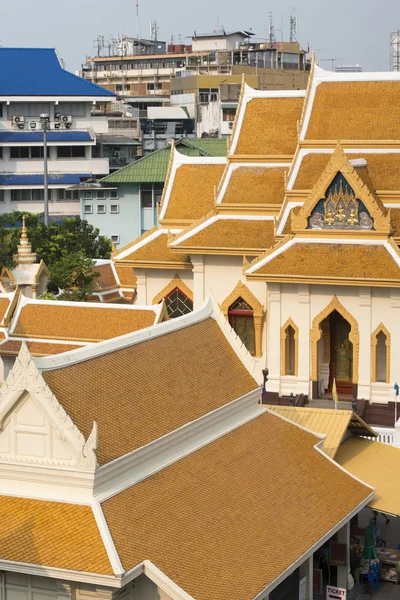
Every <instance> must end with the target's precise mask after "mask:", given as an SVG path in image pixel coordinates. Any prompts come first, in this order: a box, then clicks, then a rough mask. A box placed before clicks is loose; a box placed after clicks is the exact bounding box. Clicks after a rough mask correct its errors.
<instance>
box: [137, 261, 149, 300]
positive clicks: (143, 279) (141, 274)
mask: <svg viewBox="0 0 400 600" xmlns="http://www.w3.org/2000/svg"><path fill="white" fill-rule="evenodd" d="M135 275H136V277H137V283H136V302H135V304H140V305H145V304H147V276H146V270H145V269H135Z"/></svg>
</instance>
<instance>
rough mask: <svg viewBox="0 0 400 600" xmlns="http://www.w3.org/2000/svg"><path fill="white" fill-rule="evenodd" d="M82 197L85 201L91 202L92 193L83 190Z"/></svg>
mask: <svg viewBox="0 0 400 600" xmlns="http://www.w3.org/2000/svg"><path fill="white" fill-rule="evenodd" d="M83 197H84V198H85V200H91V199H92V191H91V190H85V191H84V192H83Z"/></svg>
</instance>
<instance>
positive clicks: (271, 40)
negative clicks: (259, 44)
mask: <svg viewBox="0 0 400 600" xmlns="http://www.w3.org/2000/svg"><path fill="white" fill-rule="evenodd" d="M268 20H269V23H268V32H269V45H270V47H271V48H274V47H275V42H276V37H275V27H274V18H273V16H272V12H270V13H269V19H268Z"/></svg>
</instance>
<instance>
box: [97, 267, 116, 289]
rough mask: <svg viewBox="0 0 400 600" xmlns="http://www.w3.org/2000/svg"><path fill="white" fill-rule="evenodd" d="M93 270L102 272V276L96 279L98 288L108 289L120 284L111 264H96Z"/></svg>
mask: <svg viewBox="0 0 400 600" xmlns="http://www.w3.org/2000/svg"><path fill="white" fill-rule="evenodd" d="M93 272H94V273H100V277H97V279H96V280H95V285H96V288H98V289H100V290H107V289H110V288H115V287H117V286H118V284H117V281H116V279H115V275H114V271H113V270H112V267H111V264H106V265H97V266H94V267H93ZM96 291H98V290H96Z"/></svg>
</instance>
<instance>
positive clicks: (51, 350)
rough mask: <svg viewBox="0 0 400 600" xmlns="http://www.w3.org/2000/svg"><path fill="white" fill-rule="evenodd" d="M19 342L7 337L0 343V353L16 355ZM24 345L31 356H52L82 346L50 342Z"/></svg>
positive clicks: (19, 345) (18, 349) (19, 347)
mask: <svg viewBox="0 0 400 600" xmlns="http://www.w3.org/2000/svg"><path fill="white" fill-rule="evenodd" d="M21 344H22V342H20V341H18V340H13V339H10V338H9V339H8V340H7V341H6V342H4V344H0V355H1V354H7V355H11V356H16V355H17V354H18V353H19V351H20V350H21ZM26 345H27V346H28V350H29V352H30V353H31V354H32V355H33V356H52V355H54V354H63V353H64V352H70V351H71V350H78V348H82V346H74V345H73V344H52V343H51V342H48V343H46V342H27V344H26Z"/></svg>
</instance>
